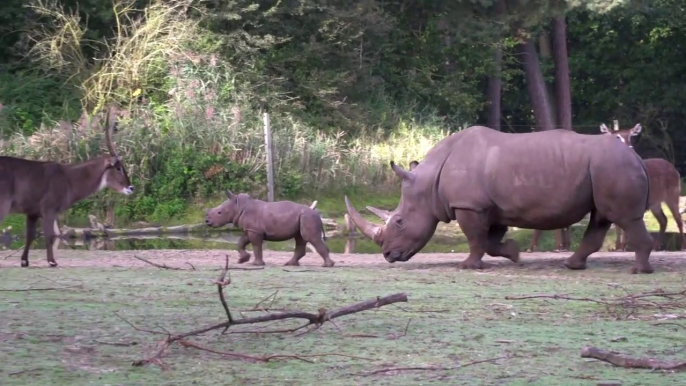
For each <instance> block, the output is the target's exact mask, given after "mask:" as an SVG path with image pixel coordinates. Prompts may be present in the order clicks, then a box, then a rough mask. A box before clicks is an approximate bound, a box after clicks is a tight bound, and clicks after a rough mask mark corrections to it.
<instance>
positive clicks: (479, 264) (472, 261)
mask: <svg viewBox="0 0 686 386" xmlns="http://www.w3.org/2000/svg"><path fill="white" fill-rule="evenodd" d="M457 267H458V268H460V269H484V262H483V261H481V259H477V258H472V257H468V258H466V259H465V260H463V261H461V262H459V263H458V264H457Z"/></svg>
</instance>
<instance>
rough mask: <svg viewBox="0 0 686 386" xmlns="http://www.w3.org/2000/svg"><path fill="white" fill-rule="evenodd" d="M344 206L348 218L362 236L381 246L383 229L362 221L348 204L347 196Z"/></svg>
mask: <svg viewBox="0 0 686 386" xmlns="http://www.w3.org/2000/svg"><path fill="white" fill-rule="evenodd" d="M345 206H346V208H347V209H348V214H349V215H350V218H352V220H353V222H354V223H355V226H356V227H358V228H359V229H360V231H361V232H362V234H363V235H365V236H367V237H369V238H370V239H372V240H374V242H375V243H376V244H377V245H379V246H381V244H383V227H381V226H379V225H376V224H372V223H371V222H369V221H367V220H365V219H363V218H362V216H360V214H359V213H357V211H356V210H355V208H353V206H352V205H351V204H350V200H348V196H345Z"/></svg>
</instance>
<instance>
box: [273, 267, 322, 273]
mask: <svg viewBox="0 0 686 386" xmlns="http://www.w3.org/2000/svg"><path fill="white" fill-rule="evenodd" d="M282 271H284V272H290V273H300V272H317V273H331V272H333V271H331V270H326V271H325V270H323V269H322V270H315V269H294V270H290V269H286V268H283V269H282Z"/></svg>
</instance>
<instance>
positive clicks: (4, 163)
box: [0, 113, 133, 267]
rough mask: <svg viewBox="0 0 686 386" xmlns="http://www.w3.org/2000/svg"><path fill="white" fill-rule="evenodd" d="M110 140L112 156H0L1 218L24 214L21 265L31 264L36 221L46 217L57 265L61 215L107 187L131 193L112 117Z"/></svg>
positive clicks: (49, 244) (52, 260)
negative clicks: (71, 159)
mask: <svg viewBox="0 0 686 386" xmlns="http://www.w3.org/2000/svg"><path fill="white" fill-rule="evenodd" d="M105 122H106V124H105V126H106V128H105V130H106V141H107V145H108V149H109V150H110V155H106V156H100V157H97V158H94V159H91V160H88V161H85V162H81V163H75V164H60V163H57V162H50V161H32V160H26V159H21V158H15V157H0V222H1V221H2V220H3V219H4V218H5V216H7V214H9V213H20V214H25V215H26V244H25V245H24V253H23V254H22V256H21V266H22V267H28V266H29V248H30V247H31V243H33V240H34V239H35V238H36V224H37V222H38V219H42V223H43V234H44V236H45V243H46V249H47V259H48V264H50V266H51V267H56V266H57V262H55V258H54V253H53V242H54V241H55V237H56V236H57V233H58V232H59V229H57V223H56V219H57V215H58V214H59V213H61V212H64V211H65V210H67V209H69V208H70V207H71V206H72V205H74V203H76V202H77V201H80V200H83V199H84V198H87V197H88V196H90V195H92V194H94V193H96V192H97V191H99V190H100V189H102V188H104V187H105V186H107V187H109V188H110V189H113V190H115V191H118V192H121V193H124V194H131V193H132V192H133V187H132V186H131V182H130V181H129V177H128V175H127V173H126V170H125V168H124V165H123V163H122V162H121V158H120V157H119V156H118V155H117V154H116V151H115V148H114V145H113V144H112V141H111V131H112V130H113V129H114V127H113V126H114V125H113V126H112V127H110V126H109V113H108V118H106V120H105Z"/></svg>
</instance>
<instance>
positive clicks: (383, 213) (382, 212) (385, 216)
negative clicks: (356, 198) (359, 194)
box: [367, 206, 393, 222]
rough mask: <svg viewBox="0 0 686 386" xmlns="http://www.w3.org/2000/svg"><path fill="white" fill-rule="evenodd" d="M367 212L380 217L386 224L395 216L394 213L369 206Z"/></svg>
mask: <svg viewBox="0 0 686 386" xmlns="http://www.w3.org/2000/svg"><path fill="white" fill-rule="evenodd" d="M367 210H368V211H370V212H372V213H374V214H375V215H377V216H379V218H380V219H382V220H383V221H384V222H386V221H388V219H389V218H391V216H392V215H393V212H389V211H387V210H384V209H379V208H375V207H373V206H367Z"/></svg>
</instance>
